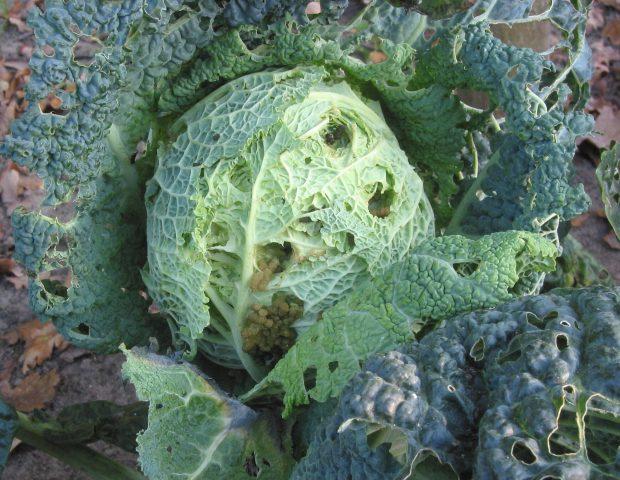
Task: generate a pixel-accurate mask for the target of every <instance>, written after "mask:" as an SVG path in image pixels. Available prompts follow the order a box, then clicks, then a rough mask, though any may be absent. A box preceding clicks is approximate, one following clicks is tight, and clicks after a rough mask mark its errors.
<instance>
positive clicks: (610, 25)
mask: <svg viewBox="0 0 620 480" xmlns="http://www.w3.org/2000/svg"><path fill="white" fill-rule="evenodd" d="M603 35H604V36H605V37H607V38H608V39H609V41H610V42H611V43H612V44H613V45H616V46H620V20H610V21H608V22H607V23H605V26H604V27H603Z"/></svg>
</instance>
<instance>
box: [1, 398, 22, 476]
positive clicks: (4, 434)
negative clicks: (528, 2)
mask: <svg viewBox="0 0 620 480" xmlns="http://www.w3.org/2000/svg"><path fill="white" fill-rule="evenodd" d="M17 427H18V420H17V414H16V413H15V410H13V407H11V406H9V405H7V404H6V403H4V402H3V401H2V399H1V398H0V475H2V471H3V470H4V465H5V464H6V461H7V459H8V458H9V452H10V451H11V445H12V444H13V437H14V436H15V432H16V431H17Z"/></svg>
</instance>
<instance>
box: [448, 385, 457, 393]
mask: <svg viewBox="0 0 620 480" xmlns="http://www.w3.org/2000/svg"><path fill="white" fill-rule="evenodd" d="M448 391H449V392H450V393H454V392H456V388H454V385H448Z"/></svg>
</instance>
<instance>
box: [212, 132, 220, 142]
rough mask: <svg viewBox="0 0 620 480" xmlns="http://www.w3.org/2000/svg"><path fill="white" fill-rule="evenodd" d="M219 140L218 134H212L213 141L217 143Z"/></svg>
mask: <svg viewBox="0 0 620 480" xmlns="http://www.w3.org/2000/svg"><path fill="white" fill-rule="evenodd" d="M219 139H220V134H219V133H214V134H213V141H214V142H217V141H218V140H219Z"/></svg>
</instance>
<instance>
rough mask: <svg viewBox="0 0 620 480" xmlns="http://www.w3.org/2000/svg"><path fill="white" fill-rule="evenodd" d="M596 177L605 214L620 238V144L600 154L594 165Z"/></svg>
mask: <svg viewBox="0 0 620 480" xmlns="http://www.w3.org/2000/svg"><path fill="white" fill-rule="evenodd" d="M596 178H597V179H598V183H599V185H600V187H601V193H602V199H603V204H604V206H605V214H606V215H607V219H608V220H609V223H611V226H612V227H613V229H614V231H615V232H616V236H617V237H618V238H620V146H619V145H615V146H614V147H613V148H612V149H611V150H609V151H606V152H604V153H603V155H601V163H600V164H599V166H598V167H596Z"/></svg>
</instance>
